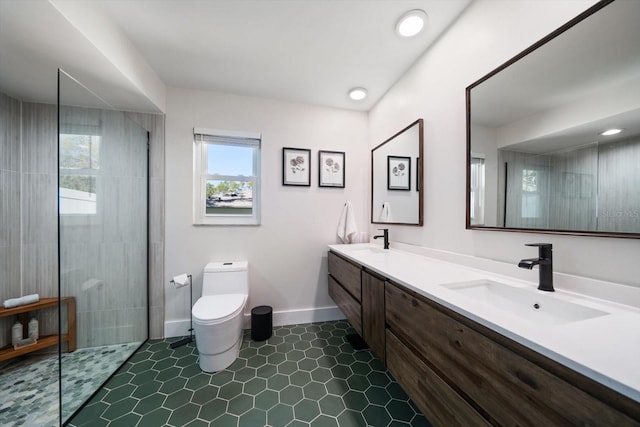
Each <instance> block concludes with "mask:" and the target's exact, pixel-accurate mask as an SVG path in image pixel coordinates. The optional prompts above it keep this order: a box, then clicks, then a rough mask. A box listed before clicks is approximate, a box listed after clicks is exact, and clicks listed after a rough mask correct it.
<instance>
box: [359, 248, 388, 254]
mask: <svg viewBox="0 0 640 427" xmlns="http://www.w3.org/2000/svg"><path fill="white" fill-rule="evenodd" d="M351 250H352V251H353V252H357V253H358V254H363V255H369V254H372V255H384V254H385V253H387V252H389V250H388V249H387V250H385V249H380V248H371V247H364V248H354V249H351Z"/></svg>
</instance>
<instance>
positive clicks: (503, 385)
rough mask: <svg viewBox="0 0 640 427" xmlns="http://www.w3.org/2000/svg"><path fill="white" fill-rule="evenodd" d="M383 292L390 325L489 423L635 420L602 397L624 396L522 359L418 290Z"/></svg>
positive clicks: (517, 350)
mask: <svg viewBox="0 0 640 427" xmlns="http://www.w3.org/2000/svg"><path fill="white" fill-rule="evenodd" d="M385 298H386V321H387V324H388V325H389V327H390V328H391V330H392V331H393V332H394V333H395V334H396V335H397V336H398V337H399V338H400V339H402V340H403V341H405V342H407V343H409V345H410V346H412V347H414V348H415V349H416V350H417V353H418V354H419V355H420V356H421V357H422V358H423V359H424V361H425V362H426V363H427V364H428V365H430V366H433V367H437V370H438V372H440V373H441V374H442V375H441V377H442V378H443V379H445V380H446V382H447V383H449V384H455V386H456V389H457V390H459V391H460V393H461V394H464V395H466V396H467V399H469V398H470V399H471V400H472V401H474V402H475V403H476V404H477V405H478V406H479V407H481V408H482V409H483V411H485V412H486V413H487V414H488V416H489V417H490V419H491V420H492V422H494V423H496V424H499V425H521V426H527V425H530V426H541V425H544V426H556V425H562V426H569V425H603V426H604V425H615V426H623V425H624V426H627V425H639V423H638V420H637V419H635V416H634V415H633V414H632V415H631V416H627V415H625V414H624V413H622V412H620V411H618V410H616V409H615V408H613V407H611V406H609V405H608V404H606V403H604V402H603V400H604V401H605V402H615V401H616V400H618V399H622V400H624V399H626V398H624V396H621V395H619V394H617V393H616V392H615V391H613V390H610V389H608V388H606V387H604V386H600V387H597V386H593V384H591V385H592V386H593V387H590V389H589V393H587V392H585V391H583V390H582V389H580V388H578V387H576V386H574V385H572V384H570V383H569V382H567V381H565V380H563V379H562V378H560V377H558V376H557V375H554V374H553V373H551V372H550V371H548V370H547V369H544V368H542V367H541V366H539V365H537V364H534V363H532V362H531V361H530V360H529V358H527V357H523V355H527V354H528V353H532V352H531V350H528V349H526V348H524V347H522V346H520V345H519V344H517V343H515V342H513V341H512V340H509V339H507V338H506V337H501V341H500V342H501V343H498V342H496V341H494V340H493V339H491V338H489V337H487V336H486V335H489V336H492V335H491V333H492V331H490V330H488V329H487V328H485V327H483V326H482V325H478V324H477V323H475V322H473V321H471V320H469V319H466V318H463V317H462V316H460V315H458V314H457V313H454V312H452V311H451V310H448V309H446V308H444V307H441V306H439V305H436V304H435V303H434V302H431V301H428V300H427V299H426V298H424V297H422V296H420V295H418V294H415V293H413V292H410V291H406V290H403V289H400V288H399V287H397V286H394V285H390V284H387V285H386V286H385ZM479 331H482V333H480V332H479ZM493 334H494V335H495V333H493ZM503 344H504V345H503ZM505 345H507V346H508V348H507V347H505ZM536 354H537V353H536ZM536 358H537V360H543V359H546V361H547V363H548V364H549V366H551V365H553V363H555V362H552V361H550V360H549V359H547V358H544V357H543V356H541V355H538V356H533V355H532V357H531V359H532V360H536ZM554 369H556V372H557V373H559V374H562V373H563V372H562V370H564V371H566V372H567V373H566V375H565V378H570V377H572V376H573V377H578V376H580V375H579V374H577V373H576V372H574V371H571V370H570V369H568V368H566V367H563V366H561V365H559V364H555V367H554ZM580 377H582V378H583V379H584V376H580ZM582 383H584V381H582ZM612 395H614V396H613V397H612ZM631 408H632V411H633V407H631ZM635 410H637V405H636V408H635Z"/></svg>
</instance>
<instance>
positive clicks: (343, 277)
mask: <svg viewBox="0 0 640 427" xmlns="http://www.w3.org/2000/svg"><path fill="white" fill-rule="evenodd" d="M329 274H330V275H332V276H333V277H334V278H335V279H336V280H337V281H338V282H340V284H341V285H342V286H343V287H344V288H345V289H346V290H347V291H348V292H349V293H350V294H351V296H352V297H354V298H355V299H356V300H357V301H358V302H360V301H361V298H362V297H361V292H360V267H359V266H357V265H355V264H352V263H351V262H349V261H347V260H346V259H344V258H342V257H340V256H338V255H336V254H334V253H333V252H329Z"/></svg>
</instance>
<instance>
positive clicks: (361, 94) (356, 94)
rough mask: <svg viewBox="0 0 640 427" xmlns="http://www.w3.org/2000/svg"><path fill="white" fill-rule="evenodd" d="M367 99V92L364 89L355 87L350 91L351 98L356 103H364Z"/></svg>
mask: <svg viewBox="0 0 640 427" xmlns="http://www.w3.org/2000/svg"><path fill="white" fill-rule="evenodd" d="M366 97H367V90H366V89H365V88H363V87H354V88H353V89H351V90H350V91H349V98H351V99H353V100H354V101H362V100H363V99H365V98H366Z"/></svg>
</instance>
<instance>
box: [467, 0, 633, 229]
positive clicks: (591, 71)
mask: <svg viewBox="0 0 640 427" xmlns="http://www.w3.org/2000/svg"><path fill="white" fill-rule="evenodd" d="M639 19H640V2H637V1H622V0H617V1H604V2H600V3H598V4H596V5H595V6H594V7H592V8H591V9H589V10H588V11H586V12H585V13H584V14H582V15H580V16H579V17H577V18H576V19H574V20H572V21H571V22H569V23H567V24H566V25H565V26H563V27H562V28H560V29H559V30H558V31H556V32H554V33H552V34H551V35H550V36H548V37H547V38H545V39H543V40H541V41H540V42H539V43H537V44H535V45H534V46H533V47H532V48H530V49H528V50H526V51H525V52H523V53H521V54H520V55H518V56H516V57H515V58H514V59H512V60H511V61H509V62H507V63H506V64H504V65H503V66H501V67H499V68H498V69H497V70H495V71H493V72H491V73H490V74H489V75H487V76H485V77H483V78H482V79H480V80H479V81H477V82H476V83H474V84H472V85H471V86H469V87H468V88H467V108H468V110H467V135H468V146H467V159H468V162H467V172H468V180H467V189H468V194H467V228H492V229H512V230H513V229H517V230H527V231H529V230H534V231H545V232H564V233H572V234H596V235H607V236H619V237H636V238H637V237H640V169H639V168H638V165H640V44H639V43H637V41H638V40H640V26H638V24H637V23H638V20H639ZM602 29H606V31H603V30H602ZM613 128H617V129H621V130H622V131H621V132H619V133H617V134H614V135H604V134H603V132H604V131H606V130H608V129H613Z"/></svg>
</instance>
